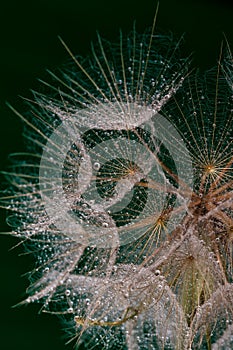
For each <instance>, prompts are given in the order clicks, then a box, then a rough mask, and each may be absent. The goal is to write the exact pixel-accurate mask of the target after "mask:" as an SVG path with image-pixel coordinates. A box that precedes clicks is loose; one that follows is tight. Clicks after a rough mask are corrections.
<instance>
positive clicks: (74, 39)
mask: <svg viewBox="0 0 233 350" xmlns="http://www.w3.org/2000/svg"><path fill="white" fill-rule="evenodd" d="M155 8H156V1H149V0H141V1H137V0H134V1H132V0H128V1H127V0H118V1H103V0H102V1H101V0H99V1H94V0H86V1H79V0H76V1H74V0H56V1H55V0H37V1H32V0H31V1H26V0H24V1H20V0H12V1H10V0H8V2H5V3H2V4H1V5H0V36H1V40H0V45H1V52H0V61H1V62H0V120H1V124H0V125H1V128H0V157H1V169H3V168H4V167H5V166H6V164H7V155H8V154H9V152H13V151H19V150H23V147H24V146H23V142H22V139H21V124H20V122H19V120H18V118H17V117H16V116H15V115H14V114H13V113H12V112H11V111H10V110H9V109H8V108H7V107H6V106H5V101H6V100H7V101H8V102H10V103H11V104H12V105H13V106H14V107H16V108H18V109H19V110H21V111H23V110H24V106H23V105H22V102H21V100H20V98H19V97H18V95H22V96H25V97H30V96H31V95H30V92H29V89H39V84H38V82H37V80H36V79H37V78H39V77H40V78H44V79H46V77H47V75H46V73H45V70H46V68H50V69H53V68H54V67H56V66H57V65H60V64H62V63H63V62H64V61H65V60H66V59H67V58H68V54H67V52H65V50H64V48H63V47H62V45H61V43H60V42H59V40H58V39H57V36H58V35H60V36H61V37H62V38H63V39H64V40H65V42H66V43H67V44H68V46H69V47H70V48H72V50H73V51H74V52H75V53H77V54H78V53H80V54H82V55H85V54H87V53H88V50H89V47H90V42H91V41H93V40H95V38H96V30H98V31H99V32H100V34H101V35H102V36H104V37H107V38H108V39H109V40H112V41H115V40H117V37H118V34H119V28H121V29H122V30H123V32H126V33H127V32H128V31H130V30H131V29H132V26H133V21H134V20H136V24H137V30H138V31H143V30H144V29H145V28H146V27H147V26H150V25H151V24H152V21H153V16H154V13H155ZM232 24H233V6H232V4H230V3H227V2H224V1H220V0H219V1H217V0H216V1H211V0H209V1H207V0H205V1H203V0H197V1H194V0H191V1H189V0H186V1H185V0H177V1H175V0H161V1H160V9H159V15H158V22H157V25H158V28H161V29H162V30H165V31H168V30H171V31H172V32H174V33H175V34H177V35H180V34H182V33H184V32H185V33H186V46H185V50H186V51H187V52H192V51H193V52H194V61H193V65H194V66H199V67H201V68H202V69H206V68H208V67H211V66H212V65H214V64H215V62H216V61H217V57H218V54H219V50H220V44H221V40H222V39H223V34H222V33H223V32H224V33H225V35H226V36H227V38H228V40H229V42H230V43H231V44H233V29H232ZM4 221H5V216H4V212H2V211H1V230H7V227H6V225H5V224H4ZM14 243H15V241H14V240H13V239H11V238H9V237H2V236H1V237H0V244H1V246H0V249H1V254H0V259H1V260H0V276H1V279H0V281H1V282H0V283H1V284H0V293H1V297H0V323H1V324H0V332H1V334H0V348H1V349H3V350H13V349H14V350H21V349H22V350H36V349H43V350H53V349H54V350H62V349H65V348H66V349H70V347H69V346H67V347H66V346H65V345H64V340H62V338H61V337H62V334H63V333H62V331H61V327H60V325H59V322H58V321H57V320H56V318H55V317H49V316H47V315H40V316H38V315H37V311H38V307H37V306H33V305H31V306H28V307H21V308H16V309H12V308H11V306H12V305H14V304H16V303H17V302H19V301H20V300H22V299H23V298H24V296H25V295H24V291H25V288H26V285H27V279H26V278H25V277H20V276H21V275H22V274H23V273H25V272H26V271H28V270H30V268H31V267H32V261H31V259H30V258H29V257H18V254H19V252H20V249H16V250H13V251H8V250H9V248H10V247H11V246H12V245H13V244H14Z"/></svg>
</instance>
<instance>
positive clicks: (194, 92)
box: [1, 25, 233, 350]
mask: <svg viewBox="0 0 233 350" xmlns="http://www.w3.org/2000/svg"><path fill="white" fill-rule="evenodd" d="M61 41H62V40H61ZM62 44H63V45H64V47H65V48H66V50H67V51H68V53H69V54H70V55H71V57H72V59H73V64H70V66H68V67H65V68H64V70H63V73H61V74H59V73H56V74H55V73H51V76H52V82H51V84H48V83H45V82H43V83H44V84H45V85H46V86H47V89H48V92H50V93H51V94H50V95H49V94H48V95H47V94H45V95H43V94H40V93H34V102H33V103H31V115H30V116H29V117H27V118H25V117H24V116H21V115H20V114H19V113H18V112H16V113H17V114H18V115H19V116H20V117H21V119H22V120H23V121H24V122H25V124H26V128H25V135H26V138H27V142H28V147H29V152H28V153H26V154H25V153H18V154H14V155H13V156H12V160H14V161H13V165H12V169H11V171H10V172H8V173H7V177H8V179H9V183H10V185H9V186H10V188H9V190H8V195H5V196H4V197H2V198H1V206H3V207H4V208H7V209H8V210H11V211H12V215H11V216H10V217H9V218H8V223H9V224H10V225H11V226H12V227H13V233H12V234H13V235H14V236H17V237H18V238H19V239H20V240H21V241H22V242H23V243H24V246H25V248H26V249H27V251H28V252H30V253H32V254H33V255H34V256H35V259H36V266H35V269H34V270H33V271H32V272H31V273H30V277H29V279H30V282H31V284H30V286H29V288H28V290H27V293H28V297H27V299H26V301H25V302H24V303H30V302H39V303H41V304H42V311H44V312H49V313H52V314H56V315H62V317H63V319H65V320H66V321H67V323H68V324H69V325H71V326H72V328H73V340H74V341H75V342H76V346H77V348H79V347H82V346H85V347H86V348H87V349H90V348H93V349H94V348H95V347H96V349H97V348H101V349H118V348H119V349H122V348H128V349H129V350H136V349H137V350H139V349H149V348H151V349H152V348H154V349H157V348H158V349H168V348H169V349H176V350H182V349H184V350H186V349H201V348H202V347H206V348H208V349H211V347H213V348H216V346H222V344H230V341H229V336H230V334H231V331H232V327H231V324H232V322H233V314H232V307H231V305H232V265H233V263H232V245H233V242H232V241H233V234H232V227H233V217H232V180H233V179H232V163H233V158H232V151H233V139H232V135H233V123H232V96H231V92H230V90H229V88H228V84H229V72H230V73H231V68H230V67H231V66H230V65H227V69H226V68H225V70H224V69H222V67H223V65H222V63H221V59H220V63H219V64H218V66H217V68H216V69H214V70H212V71H210V72H208V73H206V75H205V76H201V75H200V74H194V75H189V74H188V63H189V59H188V58H181V57H180V52H179V50H180V41H178V42H177V41H175V40H174V38H173V37H172V36H162V35H157V34H155V32H154V25H153V28H152V30H150V31H149V32H145V33H144V34H143V35H139V34H137V33H136V31H135V29H133V31H132V33H130V34H129V35H128V36H127V37H126V38H124V36H123V35H122V34H120V40H119V44H116V45H113V44H110V43H108V42H106V41H104V40H103V39H102V38H100V36H98V39H97V44H96V45H93V46H92V55H91V56H90V57H88V58H87V59H84V60H80V59H78V58H76V56H74V55H73V54H72V52H71V50H70V49H69V48H68V47H67V45H66V44H65V43H64V42H63V41H62ZM226 72H227V74H226ZM213 75H214V79H215V84H214V86H213V84H212V80H213ZM57 85H59V88H57ZM48 96H52V97H48ZM214 343H215V345H213V344H214Z"/></svg>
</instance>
